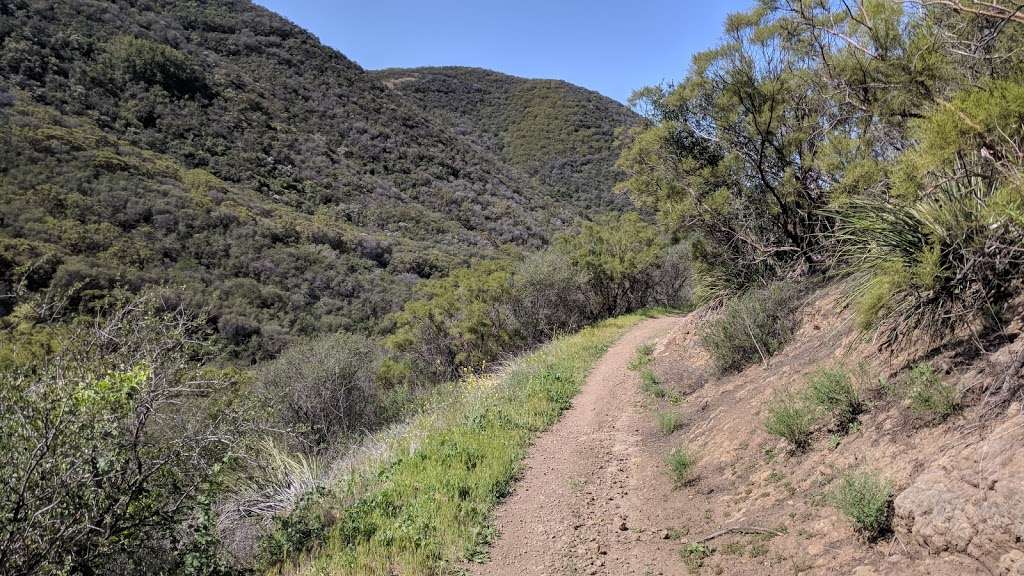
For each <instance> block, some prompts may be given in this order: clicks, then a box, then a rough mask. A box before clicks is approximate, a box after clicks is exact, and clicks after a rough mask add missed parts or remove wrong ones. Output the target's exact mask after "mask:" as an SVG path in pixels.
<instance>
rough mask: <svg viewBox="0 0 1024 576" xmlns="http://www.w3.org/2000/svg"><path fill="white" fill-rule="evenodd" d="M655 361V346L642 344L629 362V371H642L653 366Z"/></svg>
mask: <svg viewBox="0 0 1024 576" xmlns="http://www.w3.org/2000/svg"><path fill="white" fill-rule="evenodd" d="M653 361H654V346H653V345H651V344H641V345H640V346H638V347H637V349H636V355H634V356H633V359H632V360H630V361H629V369H630V370H633V371H640V370H642V369H644V368H646V367H647V366H649V365H650V364H651V362H653Z"/></svg>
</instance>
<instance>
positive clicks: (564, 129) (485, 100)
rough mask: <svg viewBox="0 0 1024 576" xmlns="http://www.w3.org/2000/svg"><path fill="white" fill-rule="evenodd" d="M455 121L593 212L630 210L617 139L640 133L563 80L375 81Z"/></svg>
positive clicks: (464, 72)
mask: <svg viewBox="0 0 1024 576" xmlns="http://www.w3.org/2000/svg"><path fill="white" fill-rule="evenodd" d="M372 74H373V75H374V76H375V77H376V78H378V79H380V80H381V81H383V82H384V84H386V85H387V86H388V87H389V88H391V89H392V90H395V91H396V92H398V93H401V94H402V95H404V96H407V97H409V98H410V99H412V100H414V101H415V102H416V103H417V104H419V105H420V106H421V107H423V108H425V109H427V110H431V111H434V112H435V113H437V114H438V115H439V116H441V117H443V118H446V119H448V121H449V122H450V123H451V124H452V125H453V126H456V127H457V129H458V130H459V131H460V133H461V134H465V135H467V136H470V137H472V138H473V139H474V140H476V141H477V142H479V143H480V144H481V145H482V146H483V147H485V148H486V149H488V150H490V151H492V152H493V153H495V154H496V155H497V156H498V157H499V158H501V159H502V160H504V161H505V162H507V163H509V164H511V165H512V166H515V167H516V168H519V169H521V170H523V171H524V172H526V173H527V174H529V175H530V176H531V177H533V178H535V179H536V180H537V181H538V182H540V183H542V184H543V185H545V186H547V187H548V188H550V189H551V190H553V191H555V193H561V194H563V196H562V197H563V198H566V199H567V200H569V201H570V202H572V203H573V204H578V205H582V206H586V207H591V208H604V207H623V206H626V205H627V202H628V201H627V200H626V199H625V198H624V197H623V195H620V194H615V193H613V192H612V188H613V187H614V185H615V183H616V181H617V180H618V178H619V177H620V175H619V174H618V173H617V171H616V170H615V160H616V159H617V158H618V147H617V145H616V141H617V140H616V131H617V130H619V129H621V128H625V127H628V126H633V125H636V124H637V123H638V122H639V117H638V116H637V115H636V114H634V113H633V112H632V111H631V110H630V109H629V108H627V107H625V106H623V105H622V104H619V103H618V102H615V101H614V100H612V99H610V98H607V97H605V96H602V95H600V94H598V93H596V92H593V91H591V90H586V89H584V88H580V87H579V86H574V85H572V84H569V83H568V82H563V81H560V80H534V79H527V78H519V77H516V76H509V75H507V74H501V73H498V72H493V71H490V70H483V69H480V68H464V67H457V66H446V67H430V68H411V69H403V68H394V69H387V70H380V71H377V72H373V73H372Z"/></svg>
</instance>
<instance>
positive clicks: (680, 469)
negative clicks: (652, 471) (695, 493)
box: [666, 447, 697, 486]
mask: <svg viewBox="0 0 1024 576" xmlns="http://www.w3.org/2000/svg"><path fill="white" fill-rule="evenodd" d="M666 463H667V464H668V469H669V472H670V473H671V475H672V481H673V482H675V484H676V486H682V485H684V484H686V483H687V482H689V481H691V480H692V479H693V478H692V474H693V467H694V466H695V465H696V464H697V460H696V459H695V458H694V457H693V455H691V454H690V452H689V451H688V450H687V449H686V448H682V447H679V448H676V449H675V450H673V451H672V452H671V453H669V455H668V458H667V459H666Z"/></svg>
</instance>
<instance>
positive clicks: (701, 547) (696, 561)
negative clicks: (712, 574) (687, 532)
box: [679, 542, 715, 574]
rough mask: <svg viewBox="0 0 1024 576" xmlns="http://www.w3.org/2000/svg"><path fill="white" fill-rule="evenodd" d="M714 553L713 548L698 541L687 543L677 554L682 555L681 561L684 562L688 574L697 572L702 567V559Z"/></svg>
mask: <svg viewBox="0 0 1024 576" xmlns="http://www.w3.org/2000/svg"><path fill="white" fill-rule="evenodd" d="M714 553H715V549H714V548H712V547H710V546H708V545H707V544H704V543H699V542H694V543H692V544H687V545H686V546H685V547H683V549H682V550H680V551H679V555H680V556H682V557H683V562H684V563H686V570H687V572H689V573H690V574H697V573H699V572H700V569H701V568H703V567H704V561H705V560H707V559H708V558H710V557H711V555H712V554H714Z"/></svg>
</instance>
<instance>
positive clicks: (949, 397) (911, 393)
mask: <svg viewBox="0 0 1024 576" xmlns="http://www.w3.org/2000/svg"><path fill="white" fill-rule="evenodd" d="M904 385H905V386H906V396H907V402H908V404H909V405H910V409H911V411H913V412H914V414H916V415H918V416H919V417H922V418H926V419H929V420H933V421H936V422H941V421H943V420H945V419H946V418H949V417H950V416H952V415H953V413H955V412H956V411H957V409H958V408H959V407H960V394H959V393H958V392H957V389H956V387H955V386H953V385H952V384H948V383H946V382H943V381H942V379H941V378H939V375H938V374H936V373H935V370H934V369H932V367H931V365H929V364H927V363H921V364H918V365H917V366H914V368H913V369H911V370H910V372H909V373H908V374H907V377H906V381H905V383H904Z"/></svg>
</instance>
